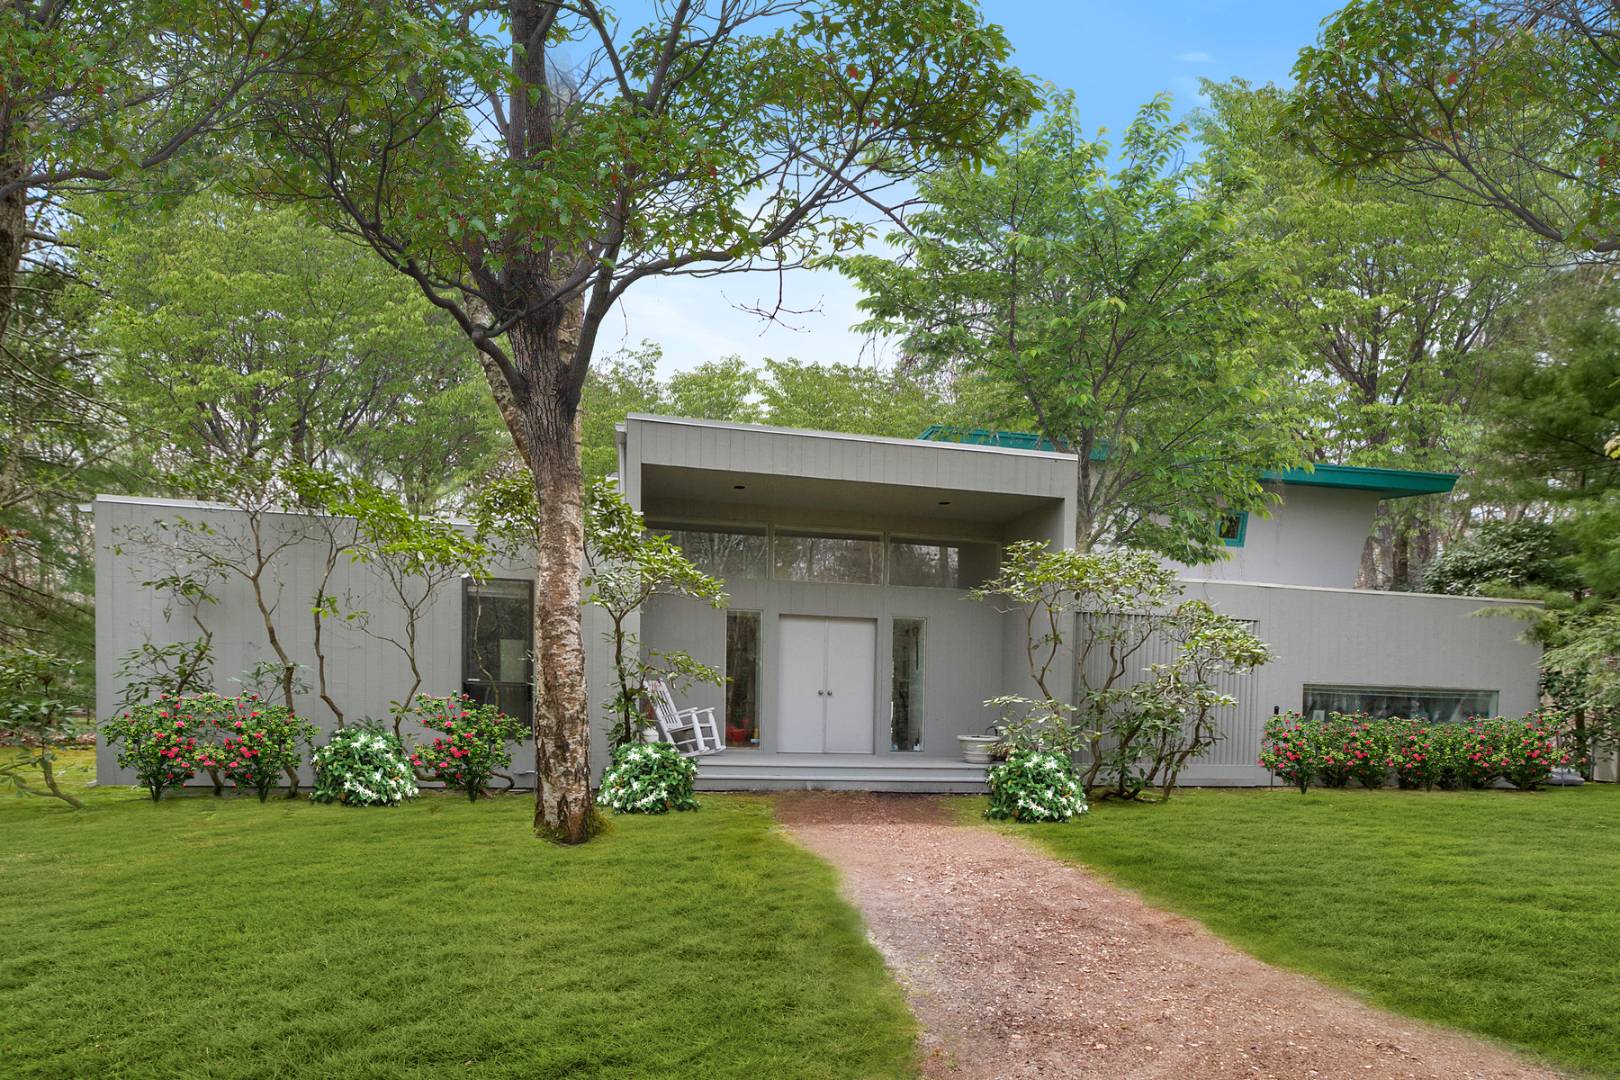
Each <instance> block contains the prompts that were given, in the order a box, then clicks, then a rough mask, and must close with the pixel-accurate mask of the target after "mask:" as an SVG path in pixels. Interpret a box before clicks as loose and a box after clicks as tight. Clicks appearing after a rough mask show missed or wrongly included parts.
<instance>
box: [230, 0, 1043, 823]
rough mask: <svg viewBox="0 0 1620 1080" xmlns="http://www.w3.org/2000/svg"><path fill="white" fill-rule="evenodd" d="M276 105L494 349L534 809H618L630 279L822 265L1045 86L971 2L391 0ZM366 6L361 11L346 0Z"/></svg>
mask: <svg viewBox="0 0 1620 1080" xmlns="http://www.w3.org/2000/svg"><path fill="white" fill-rule="evenodd" d="M355 9H356V10H358V11H359V13H360V14H361V16H362V18H361V21H360V24H359V25H357V26H355V27H353V28H352V30H351V32H350V33H349V34H347V35H346V36H345V38H344V39H343V40H342V41H341V42H333V43H332V45H331V47H330V48H329V49H327V50H325V51H324V52H323V53H322V54H321V55H320V56H319V57H317V58H316V59H314V60H313V61H312V63H311V65H310V67H309V69H308V70H304V71H298V72H295V73H294V74H293V75H292V77H290V78H288V79H286V80H285V81H283V82H282V83H280V84H278V86H277V87H276V88H275V89H274V90H273V91H272V92H270V93H266V94H264V95H262V96H261V97H260V99H259V101H258V103H257V107H256V110H255V119H256V122H257V131H258V132H259V134H260V136H261V138H260V140H259V142H258V144H257V150H258V156H259V157H260V158H262V159H263V160H265V161H267V162H269V163H270V165H269V167H268V168H266V169H264V170H262V171H257V172H256V173H255V175H256V177H257V178H258V179H260V180H261V181H263V182H264V186H265V187H266V188H269V189H272V190H275V191H277V192H279V193H280V194H283V195H285V196H287V197H289V198H292V199H296V200H300V201H303V202H305V203H307V204H309V205H311V206H313V207H315V208H316V209H318V210H320V211H323V212H324V213H325V216H326V219H327V221H328V222H329V223H330V224H332V225H333V226H335V227H336V228H338V229H339V230H340V231H342V232H344V233H345V234H348V235H350V236H353V237H355V238H356V239H358V240H360V241H362V242H364V243H365V244H367V245H369V246H370V247H371V248H372V250H373V251H375V252H376V253H377V255H378V256H379V257H380V258H382V259H383V260H384V261H385V262H387V263H388V265H390V266H392V267H393V268H395V269H396V270H398V271H399V272H401V273H403V274H405V275H407V276H408V277H410V278H411V279H412V280H413V281H415V282H416V284H417V285H418V286H419V287H420V288H421V289H422V291H423V293H424V295H426V296H427V297H428V298H429V299H430V300H431V301H432V302H433V303H434V304H436V305H438V306H439V307H440V308H442V309H443V310H445V311H447V312H449V313H450V314H451V316H452V317H453V318H454V319H455V321H456V322H457V324H458V325H459V326H460V327H461V328H462V330H463V332H464V333H466V335H467V336H468V338H469V339H470V340H471V341H472V342H473V344H474V345H475V346H476V347H477V348H478V350H479V352H480V354H481V359H482V361H483V363H484V368H485V373H486V375H487V377H488V381H489V384H490V387H491V389H492V390H493V392H494V395H495V400H496V403H497V404H498V406H499V407H500V410H501V413H502V416H503V417H504V418H505V420H506V425H507V427H508V429H509V430H510V432H511V434H512V438H513V441H514V443H515V445H516V447H517V450H518V452H519V454H520V455H521V456H522V457H523V459H524V461H525V462H526V463H527V465H528V467H529V470H530V472H531V473H532V475H533V479H534V487H535V495H536V498H537V501H538V503H539V507H540V511H541V536H540V544H539V553H538V565H537V567H536V575H537V581H538V584H537V589H536V603H535V622H536V633H535V638H536V648H537V651H538V654H539V661H540V662H539V665H538V666H539V677H538V686H537V694H536V712H535V733H536V738H535V755H536V807H535V827H536V830H537V832H539V833H540V834H542V835H546V836H551V837H555V838H558V839H561V840H564V841H568V842H579V841H583V840H584V839H586V838H587V837H588V835H589V834H590V830H591V821H592V820H593V814H592V811H591V805H590V783H589V779H590V777H589V758H588V750H589V730H590V729H589V715H588V710H587V706H586V695H585V673H584V650H583V645H582V641H581V632H580V610H579V600H580V584H579V580H580V569H581V560H582V544H583V535H582V499H583V470H582V467H581V461H580V442H579V438H580V433H579V422H578V415H579V402H580V394H581V391H582V389H583V387H584V384H585V380H586V377H587V375H588V373H589V370H590V363H591V359H592V357H593V356H594V354H595V352H596V346H597V337H598V333H599V331H600V328H601V326H602V323H603V321H604V319H606V318H607V316H608V314H609V312H610V311H611V309H612V307H613V305H614V304H615V302H617V301H618V299H619V298H620V297H621V296H623V295H624V293H625V291H626V290H627V289H629V288H631V287H633V286H634V285H635V283H636V282H638V281H641V280H644V279H647V278H650V277H655V276H660V275H671V274H697V275H712V274H716V273H724V272H729V271H740V270H748V269H755V268H777V267H782V266H794V265H802V264H804V263H805V262H807V261H808V260H810V259H811V258H813V257H815V256H816V255H818V254H819V253H822V252H824V251H826V250H827V249H829V248H830V249H834V250H836V249H841V248H847V247H849V246H851V245H854V244H857V243H859V242H860V241H861V240H863V239H864V238H865V237H866V236H867V235H868V234H869V232H870V228H869V226H868V225H866V224H865V223H864V218H865V217H866V216H867V215H870V214H872V213H874V212H877V211H880V210H883V209H885V208H887V207H888V206H889V205H890V204H892V203H893V202H895V201H896V200H898V199H902V198H904V191H905V188H904V184H905V182H906V181H908V180H911V179H913V178H916V177H919V176H921V175H924V174H926V173H927V172H928V171H929V170H931V169H932V168H934V167H935V166H936V165H937V164H938V163H939V162H940V161H942V160H945V161H951V160H958V159H967V158H975V157H978V156H980V155H982V154H983V153H984V152H985V151H986V150H987V149H988V148H989V147H991V146H992V145H993V144H994V142H995V141H996V140H997V139H999V138H1000V136H1001V135H1002V134H1003V133H1004V132H1005V131H1006V130H1007V129H1008V128H1009V126H1010V125H1012V124H1013V123H1015V122H1016V121H1017V120H1019V119H1021V118H1022V116H1023V115H1024V114H1025V113H1026V112H1027V111H1028V108H1029V107H1030V104H1031V96H1032V92H1031V89H1030V87H1029V84H1028V82H1027V80H1025V79H1024V78H1023V77H1022V76H1021V75H1019V74H1017V73H1016V72H1013V71H1011V70H1009V69H1007V68H1005V67H1003V66H1002V65H1003V62H1004V60H1005V59H1006V56H1007V52H1008V46H1007V42H1006V39H1005V37H1004V36H1003V34H1002V32H1001V31H1000V29H999V28H996V27H992V26H986V25H984V24H983V23H981V22H980V19H979V12H978V10H977V8H976V7H975V6H974V5H973V4H971V3H969V2H966V0H917V2H915V3H908V4H894V3H890V2H887V0H716V2H713V3H704V2H701V0H677V2H674V3H670V4H665V5H659V6H657V7H656V8H655V9H654V10H653V12H652V14H651V16H650V21H648V22H647V23H645V24H643V25H641V26H636V27H625V26H622V25H621V24H620V23H619V21H618V18H617V16H616V15H615V14H614V13H613V12H612V11H610V10H608V9H607V8H605V7H604V6H603V5H601V4H599V3H595V2H592V0H583V2H577V3H569V4H562V3H548V2H541V0H512V2H510V3H506V4H485V3H472V4H464V5H460V6H457V7H455V8H454V9H446V8H439V7H436V6H434V5H431V4H420V5H407V4H403V3H398V2H391V0H384V2H381V3H378V4H374V5H365V6H359V5H356V6H355ZM345 10H348V9H345Z"/></svg>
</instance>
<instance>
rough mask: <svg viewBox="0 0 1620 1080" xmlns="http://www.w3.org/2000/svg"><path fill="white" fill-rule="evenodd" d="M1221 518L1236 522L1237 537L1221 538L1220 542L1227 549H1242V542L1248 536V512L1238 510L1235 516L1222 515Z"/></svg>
mask: <svg viewBox="0 0 1620 1080" xmlns="http://www.w3.org/2000/svg"><path fill="white" fill-rule="evenodd" d="M1222 517H1223V519H1224V518H1233V519H1235V520H1236V521H1237V535H1236V536H1231V537H1228V536H1222V537H1221V542H1222V543H1223V544H1225V545H1226V546H1227V547H1229V548H1240V547H1242V546H1243V542H1244V540H1246V539H1247V538H1248V535H1249V512H1248V511H1247V510H1239V511H1238V512H1237V513H1235V514H1224V515H1222Z"/></svg>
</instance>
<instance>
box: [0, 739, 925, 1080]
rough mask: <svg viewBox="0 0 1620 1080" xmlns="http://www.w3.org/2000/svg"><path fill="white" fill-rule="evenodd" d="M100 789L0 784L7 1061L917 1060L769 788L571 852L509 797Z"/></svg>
mask: <svg viewBox="0 0 1620 1080" xmlns="http://www.w3.org/2000/svg"><path fill="white" fill-rule="evenodd" d="M80 775H81V776H82V771H81V773H80ZM89 800H90V805H89V807H88V808H87V809H86V810H84V811H81V812H78V813H74V812H72V811H70V810H67V809H65V808H63V809H58V808H57V806H56V805H52V804H47V803H46V802H44V801H42V800H16V799H12V798H9V797H7V798H4V799H0V883H3V889H4V894H5V897H6V902H5V903H4V904H0V942H3V946H0V1017H3V1018H4V1019H3V1021H0V1062H4V1067H3V1070H0V1071H3V1072H4V1074H5V1075H6V1076H7V1077H8V1078H10V1077H51V1078H53V1080H54V1078H60V1077H70V1076H95V1077H112V1076H165V1077H166V1076H188V1077H193V1076H195V1077H305V1076H315V1075H321V1076H344V1077H353V1078H359V1077H389V1078H393V1077H414V1076H424V1077H425V1076H445V1075H455V1076H474V1077H489V1076H512V1077H524V1078H539V1077H562V1076H567V1077H652V1076H658V1077H678V1076H691V1077H705V1078H708V1077H747V1078H750V1080H760V1078H763V1077H842V1076H848V1077H881V1076H908V1075H910V1074H911V1072H912V1064H913V1036H914V1029H913V1023H912V1021H911V1019H910V1017H909V1015H908V1013H907V1012H906V1010H905V1006H904V1003H903V999H902V997H901V995H900V993H899V991H898V989H897V988H896V987H895V986H894V984H893V983H892V982H891V981H890V979H889V977H888V975H887V974H886V973H885V971H884V968H883V965H882V962H881V960H880V958H879V957H878V955H877V953H876V952H875V951H874V950H873V949H872V948H871V947H870V946H869V945H868V944H867V942H866V940H865V938H864V935H863V933H862V930H861V927H860V925H859V923H858V919H857V917H856V915H855V914H854V913H853V911H851V910H850V909H849V908H848V907H847V906H846V905H845V904H843V903H842V902H841V901H840V899H839V898H838V895H837V891H836V883H835V880H834V877H833V874H832V871H831V870H829V869H828V868H827V867H826V866H824V865H823V864H822V863H820V862H819V861H818V860H816V859H815V858H813V857H811V856H810V855H808V854H806V853H805V852H803V851H801V850H800V849H798V848H797V847H794V846H793V845H791V844H790V843H788V842H787V841H786V840H784V839H783V838H782V837H781V836H780V835H779V834H778V833H777V831H776V829H775V826H774V824H773V821H772V818H771V813H770V809H769V806H768V804H767V803H765V802H763V801H761V800H757V799H747V798H728V797H716V796H709V797H706V798H705V799H704V800H703V802H704V806H703V809H702V810H700V811H699V812H697V813H693V814H676V815H670V816H668V817H663V818H639V817H623V818H616V819H614V821H613V827H612V831H611V832H610V833H609V834H608V835H606V836H605V837H603V838H601V839H600V840H598V841H596V842H593V843H591V844H589V845H586V846H585V847H583V848H579V849H574V850H563V849H559V848H556V847H552V846H550V845H547V844H544V843H541V842H538V841H536V840H534V839H532V838H531V837H530V835H529V833H528V818H529V814H530V812H531V806H532V804H531V803H530V801H529V800H528V799H527V798H518V797H513V798H499V799H494V800H491V801H488V802H483V803H479V804H477V805H471V804H468V803H467V802H466V801H465V800H461V799H456V798H445V797H437V796H434V797H427V798H423V799H421V800H418V801H417V802H416V803H414V804H410V805H407V806H404V807H401V808H398V809H348V808H343V807H330V806H316V805H313V804H311V803H309V802H308V800H300V801H298V802H287V801H283V800H277V799H274V798H272V800H271V801H270V802H269V803H268V804H266V805H263V806H261V805H260V804H259V803H258V802H256V801H252V800H250V799H245V798H226V799H223V800H218V799H212V798H209V797H206V796H198V797H191V796H186V797H180V798H177V799H174V800H173V801H170V800H168V799H165V800H164V802H163V803H161V804H158V805H155V806H154V805H153V804H152V803H151V802H150V801H148V800H146V799H145V798H144V796H142V795H137V794H134V793H131V792H130V791H129V790H128V789H120V790H117V791H99V792H93V793H92V794H91V795H90V797H89Z"/></svg>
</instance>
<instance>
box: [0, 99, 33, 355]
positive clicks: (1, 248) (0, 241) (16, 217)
mask: <svg viewBox="0 0 1620 1080" xmlns="http://www.w3.org/2000/svg"><path fill="white" fill-rule="evenodd" d="M9 143H10V138H9V136H8V133H7V132H6V130H5V129H4V128H3V127H0V177H6V176H10V175H12V169H10V168H8V167H7V158H6V154H5V151H6V149H7V147H8V145H9ZM24 171H25V170H24ZM26 194H27V193H26V192H24V191H15V192H13V193H11V194H10V195H5V196H0V341H4V340H5V336H6V328H7V327H8V326H9V325H10V323H11V312H12V309H13V308H15V307H16V304H17V276H18V274H19V273H21V271H22V251H23V233H25V232H26V231H27V229H28V212H27V204H26V203H25V202H24V199H23V197H24V196H25V195H26Z"/></svg>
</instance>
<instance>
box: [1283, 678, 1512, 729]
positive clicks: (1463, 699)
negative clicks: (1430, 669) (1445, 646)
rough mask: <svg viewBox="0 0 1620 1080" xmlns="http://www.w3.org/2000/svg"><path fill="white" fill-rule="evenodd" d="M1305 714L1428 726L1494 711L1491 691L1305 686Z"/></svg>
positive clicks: (1454, 721) (1485, 714)
mask: <svg viewBox="0 0 1620 1080" xmlns="http://www.w3.org/2000/svg"><path fill="white" fill-rule="evenodd" d="M1304 711H1305V715H1306V716H1308V717H1311V718H1313V719H1320V718H1321V717H1325V716H1326V715H1327V714H1328V713H1330V712H1342V713H1358V712H1359V713H1367V714H1368V715H1369V716H1376V717H1401V718H1403V719H1408V720H1423V721H1425V722H1427V723H1430V724H1456V723H1462V722H1463V721H1466V720H1467V719H1468V718H1469V717H1471V716H1491V715H1494V714H1495V712H1496V691H1494V690H1420V689H1411V688H1406V687H1376V686H1307V687H1306V688H1305V710H1304Z"/></svg>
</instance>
